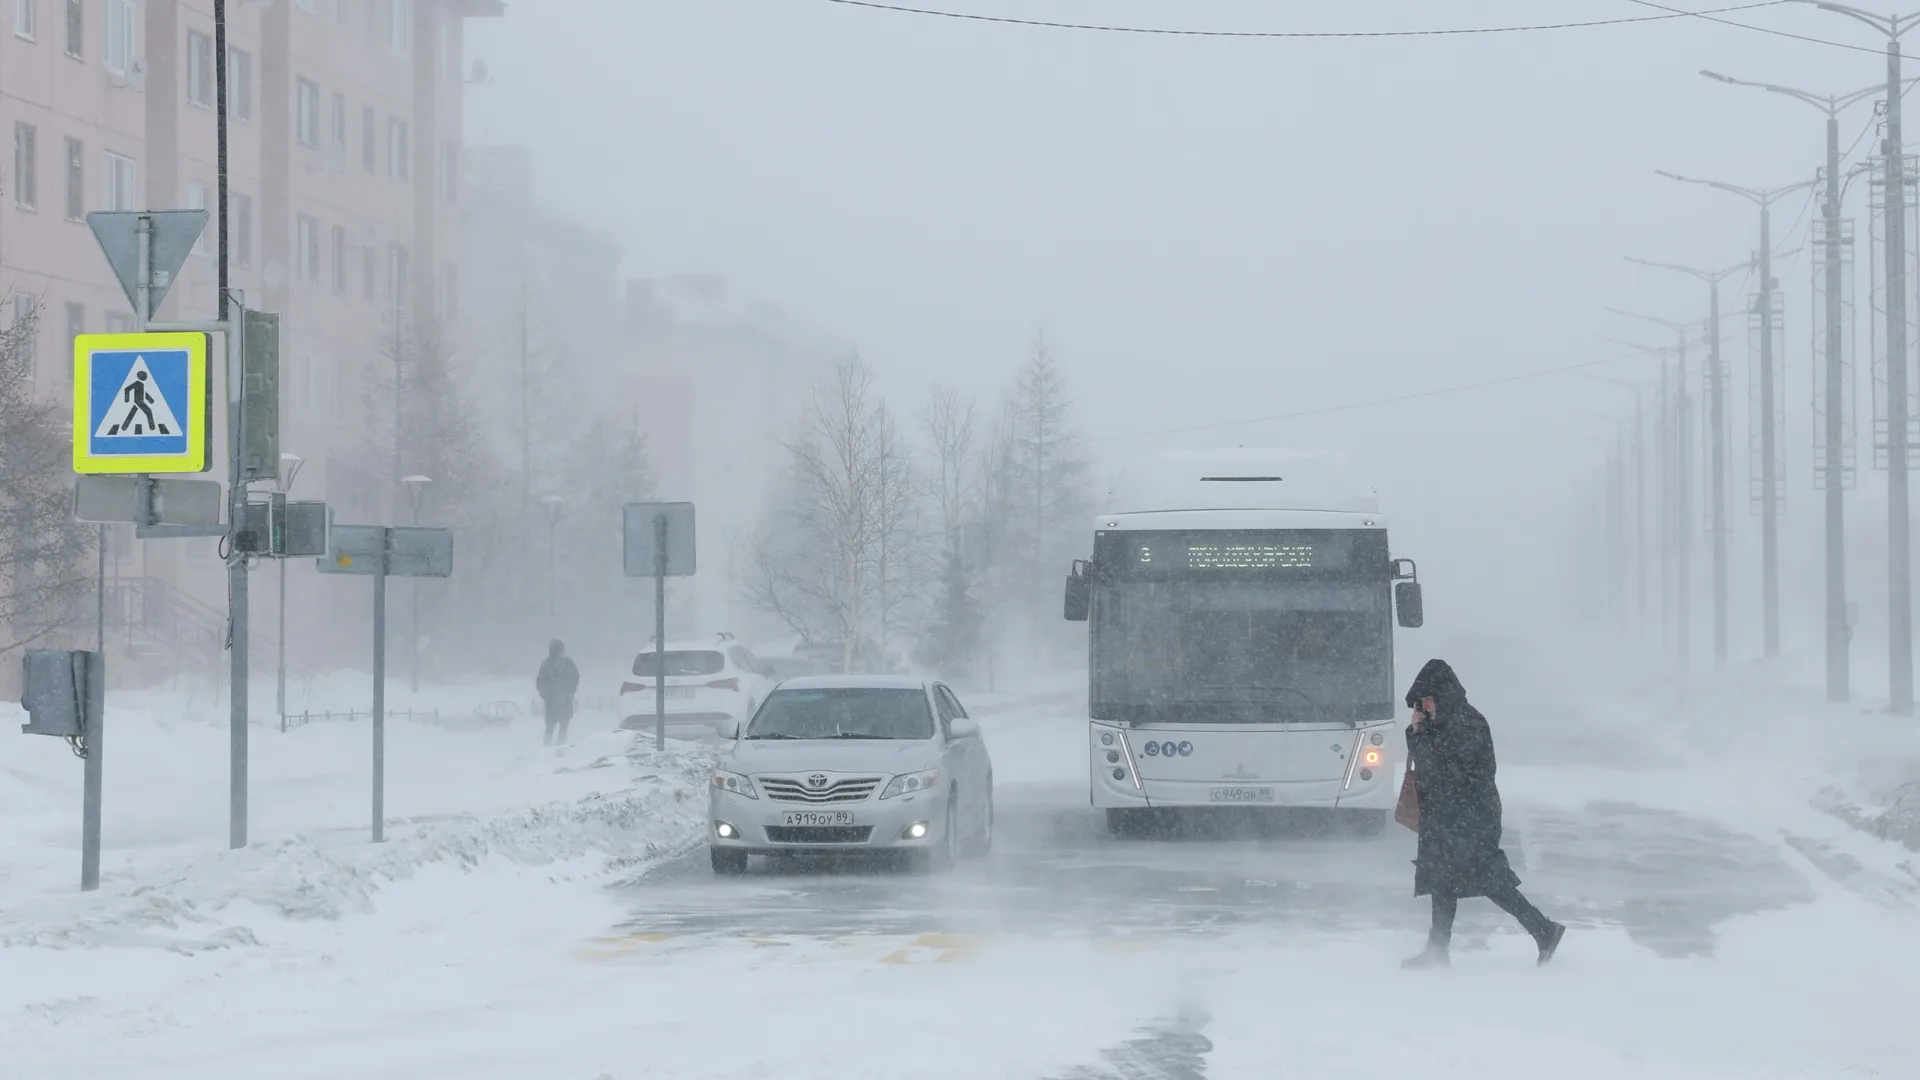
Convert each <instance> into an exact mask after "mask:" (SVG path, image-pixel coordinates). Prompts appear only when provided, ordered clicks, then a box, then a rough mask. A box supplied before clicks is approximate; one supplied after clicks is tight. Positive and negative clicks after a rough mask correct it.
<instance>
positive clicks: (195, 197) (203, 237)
mask: <svg viewBox="0 0 1920 1080" xmlns="http://www.w3.org/2000/svg"><path fill="white" fill-rule="evenodd" d="M206 208H207V185H205V184H203V183H201V182H200V181H198V180H189V181H187V209H189V210H205V209H206ZM210 231H212V230H210V229H201V230H200V235H199V236H198V237H196V238H195V239H194V241H193V253H194V254H195V255H205V254H206V253H207V233H208V232H210Z"/></svg>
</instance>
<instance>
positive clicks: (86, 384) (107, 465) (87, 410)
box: [73, 331, 213, 476]
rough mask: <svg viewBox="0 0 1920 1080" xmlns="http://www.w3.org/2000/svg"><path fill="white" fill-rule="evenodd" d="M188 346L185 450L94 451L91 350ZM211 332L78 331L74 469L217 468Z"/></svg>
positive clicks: (186, 470) (154, 349) (110, 471)
mask: <svg viewBox="0 0 1920 1080" xmlns="http://www.w3.org/2000/svg"><path fill="white" fill-rule="evenodd" d="M179 349H185V350H186V353H187V402H186V416H185V417H184V419H183V422H184V423H185V425H186V429H187V431H186V435H187V452H186V453H184V454H158V455H131V454H103V455H99V456H95V455H94V453H93V452H92V451H93V354H94V353H96V352H138V351H148V352H157V351H160V350H179ZM211 352H212V345H211V339H210V337H209V335H207V334H200V333H191V332H180V331H164V332H155V333H146V334H77V335H75V336H74V339H73V471H74V472H76V473H79V474H81V475H85V476H94V475H120V476H126V475H131V474H136V473H196V472H206V471H207V470H208V469H210V468H212V467H213V462H212V456H213V455H212V454H211V453H209V449H210V447H211V445H212V443H213V440H212V439H211V438H210V437H209V431H208V427H207V425H208V423H209V417H208V415H207V414H208V412H209V409H208V407H207V404H208V384H209V381H210V379H211V377H212V372H211V368H210V367H209V361H208V357H209V354H210V353H211Z"/></svg>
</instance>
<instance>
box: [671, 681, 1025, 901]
mask: <svg viewBox="0 0 1920 1080" xmlns="http://www.w3.org/2000/svg"><path fill="white" fill-rule="evenodd" d="M708 803H709V810H710V812H711V814H710V816H711V818H712V820H711V823H710V830H711V831H710V832H709V834H708V836H709V848H710V851H711V854H712V858H713V869H714V872H715V873H719V874H738V873H741V872H743V871H744V870H746V868H747V858H748V856H750V855H756V854H759V855H776V854H787V853H795V852H809V853H814V854H823V853H845V852H877V851H887V852H894V853H899V854H904V855H906V856H907V857H908V858H909V859H911V860H912V861H913V862H914V863H915V864H917V865H918V866H920V867H921V868H924V869H945V868H947V867H950V866H952V865H953V862H954V860H955V858H956V857H957V856H959V855H960V854H962V853H971V854H985V853H986V852H987V851H988V850H989V849H991V847H992V846H993V760H992V759H991V758H990V757H988V755H987V744H986V740H985V739H984V738H983V737H982V735H981V733H980V725H979V724H977V723H975V722H974V721H973V720H972V719H971V718H970V717H968V716H967V710H966V709H964V708H962V707H961V705H960V699H959V698H957V697H955V696H954V693H953V691H952V690H949V689H948V688H947V687H946V686H944V685H942V684H940V683H938V682H935V681H933V680H931V679H922V678H919V677H916V676H909V675H808V676H801V677H799V678H792V679H788V680H787V681H786V682H783V683H781V684H780V685H779V687H777V688H776V689H775V690H774V691H773V693H771V694H769V695H767V700H766V701H765V702H763V703H762V704H761V706H760V710H759V711H758V712H756V713H754V715H753V719H752V721H751V722H749V723H748V725H747V726H746V728H745V730H743V731H741V732H740V738H739V739H738V740H737V741H735V743H734V744H733V746H732V748H730V749H729V750H728V751H727V752H726V753H725V754H724V755H722V756H721V758H720V761H719V763H718V766H717V768H716V771H715V772H714V774H713V784H712V786H711V788H710V789H709V796H708Z"/></svg>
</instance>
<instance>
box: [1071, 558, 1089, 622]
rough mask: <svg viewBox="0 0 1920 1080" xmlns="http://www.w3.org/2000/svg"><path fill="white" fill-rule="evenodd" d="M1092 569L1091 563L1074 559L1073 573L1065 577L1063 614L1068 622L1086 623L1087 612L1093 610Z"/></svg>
mask: <svg viewBox="0 0 1920 1080" xmlns="http://www.w3.org/2000/svg"><path fill="white" fill-rule="evenodd" d="M1092 569H1093V566H1092V564H1091V563H1088V562H1086V561H1085V560H1081V559H1075V560H1074V563H1073V572H1072V573H1070V574H1068V575H1067V596H1066V604H1065V611H1064V614H1065V615H1066V619H1067V621H1068V622H1086V621H1087V614H1088V612H1090V611H1091V610H1092V609H1093V574H1092Z"/></svg>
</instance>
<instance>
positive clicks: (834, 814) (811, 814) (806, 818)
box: [780, 810, 853, 825]
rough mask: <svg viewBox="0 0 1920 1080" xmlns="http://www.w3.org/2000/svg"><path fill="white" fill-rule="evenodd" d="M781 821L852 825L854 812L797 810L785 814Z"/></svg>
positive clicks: (788, 822)
mask: <svg viewBox="0 0 1920 1080" xmlns="http://www.w3.org/2000/svg"><path fill="white" fill-rule="evenodd" d="M780 823H781V824H782V825H851V824H853V814H852V813H851V812H849V811H846V810H835V811H830V812H824V813H823V812H820V811H814V810H797V811H791V812H789V813H786V814H783V815H782V816H781V819H780Z"/></svg>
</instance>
